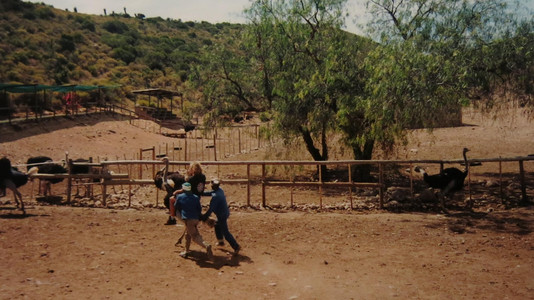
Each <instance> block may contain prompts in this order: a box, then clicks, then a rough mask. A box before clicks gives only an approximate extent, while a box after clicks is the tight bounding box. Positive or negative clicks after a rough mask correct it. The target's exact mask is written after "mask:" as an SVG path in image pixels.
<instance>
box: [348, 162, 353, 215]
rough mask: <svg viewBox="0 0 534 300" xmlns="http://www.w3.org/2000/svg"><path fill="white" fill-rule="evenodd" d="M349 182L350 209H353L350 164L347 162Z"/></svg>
mask: <svg viewBox="0 0 534 300" xmlns="http://www.w3.org/2000/svg"><path fill="white" fill-rule="evenodd" d="M349 183H350V184H351V186H349V199H350V209H351V210H353V209H354V204H353V202H352V165H351V164H349Z"/></svg>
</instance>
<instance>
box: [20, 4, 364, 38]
mask: <svg viewBox="0 0 534 300" xmlns="http://www.w3.org/2000/svg"><path fill="white" fill-rule="evenodd" d="M29 2H36V3H41V2H43V3H45V4H48V5H52V6H53V7H54V8H57V9H68V10H69V11H74V7H76V10H77V11H78V13H84V14H92V15H103V14H104V8H105V9H106V11H107V13H108V14H110V13H112V12H113V11H114V12H116V13H123V12H124V7H126V12H127V13H128V14H130V15H131V16H133V15H134V14H139V13H142V14H144V15H145V16H146V17H147V18H153V17H162V18H164V19H167V18H171V19H175V20H178V19H181V20H182V21H184V22H185V21H196V22H200V21H207V22H209V23H212V24H215V23H222V22H228V23H246V19H245V18H244V17H243V15H242V12H243V10H244V9H245V8H247V7H249V6H250V1H249V0H31V1H29ZM359 2H362V1H361V0H349V3H348V5H349V9H348V10H349V11H348V13H349V14H350V15H355V14H356V12H357V11H360V13H363V6H362V5H361V4H358V3H359ZM346 23H347V28H345V29H346V30H347V31H350V32H353V33H361V32H360V31H359V29H358V28H357V26H356V25H354V24H353V22H352V21H351V18H349V19H347V22H346Z"/></svg>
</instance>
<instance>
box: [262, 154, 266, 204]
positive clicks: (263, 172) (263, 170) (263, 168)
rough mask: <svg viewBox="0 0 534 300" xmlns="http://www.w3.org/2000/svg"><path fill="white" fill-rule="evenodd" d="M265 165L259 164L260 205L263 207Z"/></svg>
mask: <svg viewBox="0 0 534 300" xmlns="http://www.w3.org/2000/svg"><path fill="white" fill-rule="evenodd" d="M265 202H266V201H265V163H262V164H261V205H262V207H265Z"/></svg>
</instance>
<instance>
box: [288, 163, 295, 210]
mask: <svg viewBox="0 0 534 300" xmlns="http://www.w3.org/2000/svg"><path fill="white" fill-rule="evenodd" d="M289 167H290V168H291V172H290V173H289V176H290V178H289V180H290V181H291V182H295V176H293V168H294V166H293V165H289ZM293 189H294V188H293V186H291V207H293V205H294V203H293Z"/></svg>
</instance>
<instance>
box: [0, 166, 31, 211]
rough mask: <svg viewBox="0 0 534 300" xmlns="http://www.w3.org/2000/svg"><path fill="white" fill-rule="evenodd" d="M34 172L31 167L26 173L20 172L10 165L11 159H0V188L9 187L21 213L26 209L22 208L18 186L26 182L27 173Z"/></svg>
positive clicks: (22, 203)
mask: <svg viewBox="0 0 534 300" xmlns="http://www.w3.org/2000/svg"><path fill="white" fill-rule="evenodd" d="M36 172H37V169H36V168H32V169H30V171H29V172H28V174H24V173H22V172H20V171H19V170H18V169H17V168H15V167H12V166H11V161H10V160H9V159H8V158H6V157H3V158H1V159H0V189H4V190H5V189H10V190H11V191H12V192H13V196H14V198H15V202H16V203H17V207H19V206H20V209H21V210H22V214H23V215H25V214H26V210H25V209H24V202H23V201H22V194H21V193H20V192H19V191H18V188H19V187H21V186H23V185H25V184H26V183H27V182H28V175H31V174H33V173H36ZM4 195H5V193H4ZM19 202H20V203H19Z"/></svg>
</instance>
